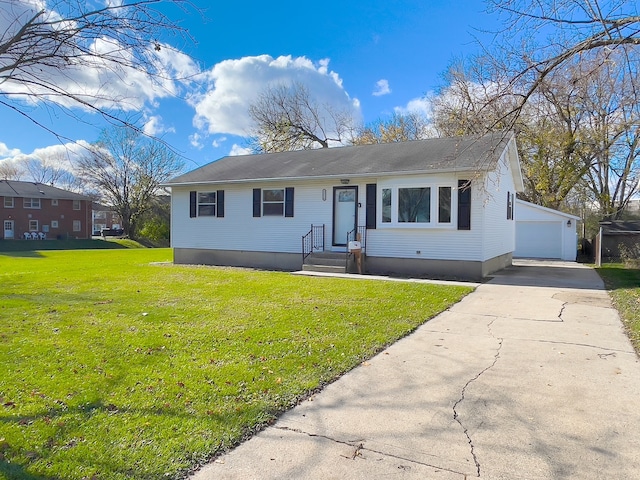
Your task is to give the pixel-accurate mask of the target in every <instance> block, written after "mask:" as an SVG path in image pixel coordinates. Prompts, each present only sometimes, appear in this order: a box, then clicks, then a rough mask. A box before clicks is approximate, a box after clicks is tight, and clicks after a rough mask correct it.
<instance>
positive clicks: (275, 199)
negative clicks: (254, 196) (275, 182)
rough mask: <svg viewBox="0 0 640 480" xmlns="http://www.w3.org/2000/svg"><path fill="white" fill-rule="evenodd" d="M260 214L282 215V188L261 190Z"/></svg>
mask: <svg viewBox="0 0 640 480" xmlns="http://www.w3.org/2000/svg"><path fill="white" fill-rule="evenodd" d="M262 215H263V216H265V217H266V216H269V215H274V216H278V217H282V216H283V215H284V188H273V189H263V190H262Z"/></svg>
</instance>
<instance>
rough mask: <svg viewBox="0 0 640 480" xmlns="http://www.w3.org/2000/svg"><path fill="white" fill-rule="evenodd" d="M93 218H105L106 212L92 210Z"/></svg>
mask: <svg viewBox="0 0 640 480" xmlns="http://www.w3.org/2000/svg"><path fill="white" fill-rule="evenodd" d="M93 218H99V219H106V218H107V212H105V211H104V210H98V211H94V212H93Z"/></svg>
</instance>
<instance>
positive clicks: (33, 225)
mask: <svg viewBox="0 0 640 480" xmlns="http://www.w3.org/2000/svg"><path fill="white" fill-rule="evenodd" d="M29 231H30V232H37V231H38V220H29Z"/></svg>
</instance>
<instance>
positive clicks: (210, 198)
mask: <svg viewBox="0 0 640 480" xmlns="http://www.w3.org/2000/svg"><path fill="white" fill-rule="evenodd" d="M198 216H199V217H215V216H216V192H198Z"/></svg>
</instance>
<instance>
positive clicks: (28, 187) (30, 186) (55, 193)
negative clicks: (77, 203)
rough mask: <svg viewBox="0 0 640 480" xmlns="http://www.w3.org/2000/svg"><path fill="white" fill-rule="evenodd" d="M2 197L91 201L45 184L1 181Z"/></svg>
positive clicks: (0, 193) (83, 196)
mask: <svg viewBox="0 0 640 480" xmlns="http://www.w3.org/2000/svg"><path fill="white" fill-rule="evenodd" d="M0 197H23V198H24V197H26V198H57V199H59V200H90V198H89V197H87V196H85V195H80V194H79V193H74V192H69V191H68V190H62V189H60V188H56V187H52V186H50V185H46V184H44V183H35V182H19V181H17V180H0Z"/></svg>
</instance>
